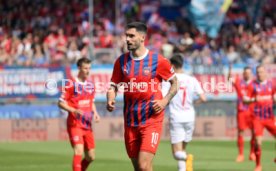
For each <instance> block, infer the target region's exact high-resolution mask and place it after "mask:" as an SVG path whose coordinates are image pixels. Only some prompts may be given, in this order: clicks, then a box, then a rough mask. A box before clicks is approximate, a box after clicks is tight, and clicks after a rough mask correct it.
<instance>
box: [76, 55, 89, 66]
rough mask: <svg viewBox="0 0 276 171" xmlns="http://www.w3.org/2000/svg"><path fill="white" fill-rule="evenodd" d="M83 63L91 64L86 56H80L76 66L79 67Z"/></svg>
mask: <svg viewBox="0 0 276 171" xmlns="http://www.w3.org/2000/svg"><path fill="white" fill-rule="evenodd" d="M83 63H84V64H91V60H90V59H88V58H86V57H82V58H80V59H79V60H78V61H77V66H78V67H81V66H82V64H83Z"/></svg>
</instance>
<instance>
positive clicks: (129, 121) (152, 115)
mask: <svg viewBox="0 0 276 171" xmlns="http://www.w3.org/2000/svg"><path fill="white" fill-rule="evenodd" d="M146 33H147V26H146V25H145V24H144V23H141V22H132V23H129V24H128V25H127V26H126V32H125V35H126V43H127V48H128V50H129V51H130V52H128V53H125V54H122V55H121V56H120V57H119V58H118V59H117V60H116V62H115V65H114V70H113V74H112V77H111V88H110V89H109V91H108V92H107V110H108V111H110V112H111V111H113V110H114V109H115V96H116V93H117V91H118V86H119V85H124V123H125V124H124V125H125V146H126V150H127V154H128V156H129V157H130V158H131V161H132V164H133V167H134V170H135V171H152V169H153V168H152V160H153V158H154V155H155V153H156V150H157V147H158V145H159V141H160V137H161V132H162V122H163V118H164V108H165V106H166V105H167V104H168V103H169V101H170V100H171V99H172V98H173V96H174V95H175V94H176V92H177V79H176V77H175V74H174V70H173V68H172V67H171V65H170V63H169V61H168V60H167V59H165V58H164V57H163V56H161V55H159V54H157V53H154V52H152V51H149V50H148V49H147V48H146V47H145V45H144V42H145V39H146ZM162 80H166V81H169V82H170V83H171V88H170V90H169V92H168V94H167V95H166V96H165V97H164V98H163V97H162V92H161V88H160V86H161V85H160V83H161V82H162Z"/></svg>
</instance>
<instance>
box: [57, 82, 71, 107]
mask: <svg viewBox="0 0 276 171" xmlns="http://www.w3.org/2000/svg"><path fill="white" fill-rule="evenodd" d="M71 83H72V82H71ZM73 90H74V87H73V86H72V85H71V86H65V88H64V89H63V90H62V92H61V96H60V98H59V101H62V102H68V101H69V99H70V98H71V97H72V94H73Z"/></svg>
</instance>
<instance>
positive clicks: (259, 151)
mask: <svg viewBox="0 0 276 171" xmlns="http://www.w3.org/2000/svg"><path fill="white" fill-rule="evenodd" d="M255 154H256V165H257V166H260V165H261V154H262V149H261V147H260V146H259V145H258V146H257V147H256V149H255Z"/></svg>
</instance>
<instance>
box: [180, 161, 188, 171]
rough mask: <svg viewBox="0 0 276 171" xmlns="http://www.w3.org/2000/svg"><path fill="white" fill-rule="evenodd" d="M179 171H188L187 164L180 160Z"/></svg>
mask: <svg viewBox="0 0 276 171" xmlns="http://www.w3.org/2000/svg"><path fill="white" fill-rule="evenodd" d="M178 171H186V162H185V161H183V160H178Z"/></svg>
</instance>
